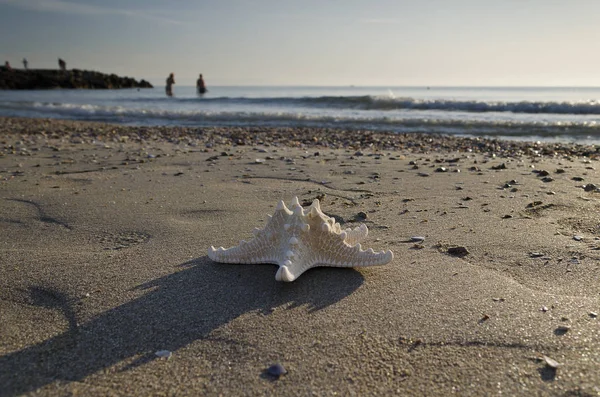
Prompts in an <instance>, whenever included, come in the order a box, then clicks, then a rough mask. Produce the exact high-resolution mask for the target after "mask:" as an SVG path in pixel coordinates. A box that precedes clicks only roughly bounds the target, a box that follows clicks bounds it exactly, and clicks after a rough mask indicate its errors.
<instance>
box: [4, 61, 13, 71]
mask: <svg viewBox="0 0 600 397" xmlns="http://www.w3.org/2000/svg"><path fill="white" fill-rule="evenodd" d="M4 67H5V68H6V69H7V70H12V68H11V67H10V62H8V61H6V62H4Z"/></svg>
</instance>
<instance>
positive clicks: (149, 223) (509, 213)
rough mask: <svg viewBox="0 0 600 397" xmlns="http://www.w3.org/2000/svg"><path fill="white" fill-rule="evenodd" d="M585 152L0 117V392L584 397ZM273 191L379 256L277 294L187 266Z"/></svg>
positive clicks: (272, 202)
mask: <svg viewBox="0 0 600 397" xmlns="http://www.w3.org/2000/svg"><path fill="white" fill-rule="evenodd" d="M599 158H600V151H598V150H597V148H596V147H594V146H576V145H571V144H561V143H526V142H509V141H491V140H485V139H476V138H459V137H444V136H437V135H426V134H385V133H372V132H367V131H342V130H331V129H312V128H295V129H285V128H258V127H253V128H184V127H126V126H122V125H109V124H101V123H92V122H74V121H58V120H44V119H18V118H0V231H1V232H0V313H1V314H0V396H15V395H42V396H64V395H76V396H96V395H122V396H148V395H173V396H175V395H176V396H184V395H189V396H200V395H204V396H219V395H223V396H233V395H249V396H254V395H256V396H262V395H277V396H282V395H291V396H293V395H299V396H306V395H317V396H329V395H344V396H348V395H357V396H365V395H417V396H420V395H423V396H434V395H440V396H442V395H450V394H455V395H461V396H467V395H473V396H480V395H497V394H503V395H539V396H545V395H549V396H555V395H556V396H592V395H598V394H600V371H598V368H600V325H599V323H598V322H599V321H600V319H598V318H597V317H598V313H600V279H599V277H598V276H599V272H600V261H599V259H600V211H599V208H600V201H599V199H600V193H599V192H598V190H599V189H598V188H599V187H600V175H599V173H598V172H599V171H598V168H599V167H600V164H599V162H598V159H599ZM295 196H297V197H298V198H299V200H300V202H301V203H304V204H305V205H308V204H310V202H311V201H312V200H314V199H315V198H318V199H319V200H320V202H321V208H322V209H323V211H324V212H325V213H327V214H328V215H329V216H335V217H336V219H338V221H341V222H343V225H342V226H343V227H356V226H358V225H359V224H360V223H364V224H366V225H367V226H368V228H369V237H368V238H367V240H366V241H365V242H364V244H363V247H365V248H368V247H372V248H373V249H375V250H383V249H391V250H392V251H393V252H394V260H393V261H392V262H391V263H390V264H388V265H385V266H381V267H370V268H364V269H361V268H354V269H341V268H318V269H312V270H309V271H308V272H306V273H305V274H303V275H302V276H301V277H300V278H299V279H298V280H296V281H294V282H292V283H281V282H277V281H275V272H276V270H277V267H276V266H274V265H227V264H219V263H214V262H212V261H211V260H210V259H208V257H207V250H208V248H209V247H210V246H213V245H214V246H216V247H218V246H224V247H230V246H234V245H236V244H238V242H239V240H242V239H249V238H251V237H252V229H253V228H254V227H262V226H264V224H265V223H266V220H267V215H268V214H272V213H273V212H274V210H275V207H276V205H277V203H278V201H279V200H284V201H285V202H286V203H289V202H290V201H291V200H292V198H293V197H295ZM365 215H366V218H365ZM415 236H419V237H423V238H424V240H423V241H422V242H415V241H413V240H411V237H415ZM160 351H168V352H170V357H168V358H167V357H159V356H157V355H156V352H160ZM165 354H167V353H165ZM167 355H168V354H167ZM273 364H281V365H282V366H284V367H285V369H286V370H287V374H284V375H282V376H280V377H279V378H276V377H274V376H271V375H269V374H268V372H267V369H268V368H269V367H270V366H271V365H273Z"/></svg>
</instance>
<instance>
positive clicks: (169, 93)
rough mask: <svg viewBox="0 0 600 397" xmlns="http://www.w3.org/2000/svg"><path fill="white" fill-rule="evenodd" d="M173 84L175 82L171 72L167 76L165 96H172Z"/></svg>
mask: <svg viewBox="0 0 600 397" xmlns="http://www.w3.org/2000/svg"><path fill="white" fill-rule="evenodd" d="M173 84H175V75H174V74H173V73H171V74H170V75H169V77H168V78H167V87H166V91H167V96H173Z"/></svg>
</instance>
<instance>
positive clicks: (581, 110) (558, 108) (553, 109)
mask: <svg viewBox="0 0 600 397" xmlns="http://www.w3.org/2000/svg"><path fill="white" fill-rule="evenodd" d="M139 101H140V102H141V101H151V102H160V103H167V101H171V103H172V102H173V101H175V102H177V103H182V104H193V103H199V104H200V103H205V104H225V103H230V104H231V103H235V104H242V105H243V104H247V105H254V106H257V105H258V106H269V107H273V106H280V107H297V106H300V107H307V108H311V107H315V108H332V109H357V110H387V111H393V110H440V111H449V112H454V111H460V112H474V113H485V112H511V113H527V114H574V115H600V101H599V100H589V101H575V102H568V101H563V102H555V101H548V102H543V101H519V102H509V101H506V102H504V101H478V100H457V99H415V98H410V97H393V96H391V95H390V96H371V95H364V96H321V97H302V98H293V97H273V98H244V97H217V98H151V99H139Z"/></svg>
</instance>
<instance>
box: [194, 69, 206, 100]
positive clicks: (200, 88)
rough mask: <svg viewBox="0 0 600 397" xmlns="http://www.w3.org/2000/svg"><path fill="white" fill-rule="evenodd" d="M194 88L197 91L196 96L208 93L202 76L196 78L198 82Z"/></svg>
mask: <svg viewBox="0 0 600 397" xmlns="http://www.w3.org/2000/svg"><path fill="white" fill-rule="evenodd" d="M196 88H197V89H198V95H203V94H205V93H206V91H208V90H207V89H206V84H204V79H203V78H202V74H200V77H198V80H197V81H196Z"/></svg>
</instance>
